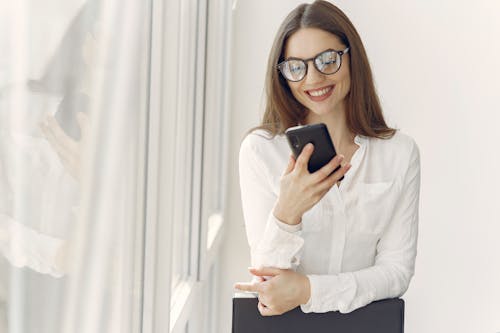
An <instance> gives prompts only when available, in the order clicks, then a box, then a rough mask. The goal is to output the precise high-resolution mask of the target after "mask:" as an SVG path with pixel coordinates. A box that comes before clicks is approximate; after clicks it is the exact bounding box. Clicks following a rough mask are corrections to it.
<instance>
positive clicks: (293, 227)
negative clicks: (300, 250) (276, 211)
mask: <svg viewBox="0 0 500 333" xmlns="http://www.w3.org/2000/svg"><path fill="white" fill-rule="evenodd" d="M274 220H275V223H276V224H277V225H278V227H279V228H280V229H281V230H284V231H286V232H291V233H296V232H298V231H301V230H302V222H300V223H299V224H288V223H284V222H281V221H280V220H278V219H277V218H274Z"/></svg>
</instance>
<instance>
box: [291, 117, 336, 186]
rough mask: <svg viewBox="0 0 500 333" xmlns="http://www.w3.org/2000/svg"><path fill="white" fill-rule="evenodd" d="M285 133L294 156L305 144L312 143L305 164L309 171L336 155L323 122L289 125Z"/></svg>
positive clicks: (319, 166) (318, 167) (311, 171)
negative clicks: (307, 160)
mask: <svg viewBox="0 0 500 333" xmlns="http://www.w3.org/2000/svg"><path fill="white" fill-rule="evenodd" d="M285 135H286V137H287V139H288V144H289V146H290V149H291V150H292V152H293V155H294V156H295V158H297V157H298V156H299V155H300V153H301V152H302V149H304V147H305V145H307V144H308V143H312V144H313V145H314V151H313V154H312V155H311V158H310V159H309V164H308V165H307V169H308V170H309V172H310V173H313V172H315V171H317V170H319V169H321V168H322V167H323V166H324V165H325V164H327V163H328V162H330V160H331V159H332V158H334V157H335V155H337V152H336V151H335V147H334V146H333V142H332V138H331V137H330V134H329V133H328V129H327V128H326V125H325V124H323V123H319V124H312V125H301V126H294V127H290V128H289V129H287V130H286V131H285ZM339 168H340V165H339V166H338V167H337V168H336V169H335V170H333V172H335V171H337V170H338V169H339ZM333 172H332V173H333ZM343 178H344V176H342V178H341V179H340V180H342V179H343Z"/></svg>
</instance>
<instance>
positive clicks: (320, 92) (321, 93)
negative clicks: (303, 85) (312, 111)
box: [309, 87, 332, 97]
mask: <svg viewBox="0 0 500 333" xmlns="http://www.w3.org/2000/svg"><path fill="white" fill-rule="evenodd" d="M331 89H332V87H327V88H324V89H321V90H315V91H309V95H311V96H314V97H318V96H323V95H324V94H326V93H327V92H329V91H330V90H331Z"/></svg>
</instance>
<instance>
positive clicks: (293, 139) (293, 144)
mask: <svg viewBox="0 0 500 333" xmlns="http://www.w3.org/2000/svg"><path fill="white" fill-rule="evenodd" d="M290 139H291V140H290V141H292V146H294V147H295V148H299V147H300V143H299V138H298V137H296V136H292V137H291V138H290Z"/></svg>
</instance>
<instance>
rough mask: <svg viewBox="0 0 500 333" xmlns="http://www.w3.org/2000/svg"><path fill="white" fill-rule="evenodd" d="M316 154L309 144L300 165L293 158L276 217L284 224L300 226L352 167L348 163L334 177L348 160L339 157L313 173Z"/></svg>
mask: <svg viewBox="0 0 500 333" xmlns="http://www.w3.org/2000/svg"><path fill="white" fill-rule="evenodd" d="M313 151H314V146H313V144H312V143H308V144H307V145H306V146H305V147H304V149H303V150H302V152H301V153H300V155H299V156H298V158H297V161H295V159H294V157H293V156H290V161H289V162H288V166H287V168H286V170H285V172H284V173H283V175H282V177H281V181H280V194H279V197H278V200H277V202H276V205H275V206H274V211H273V214H274V217H276V218H277V219H278V220H280V221H281V222H284V223H287V224H290V225H296V224H299V223H300V222H301V220H302V215H303V214H304V213H305V212H307V211H308V210H309V209H311V208H312V207H313V206H314V205H315V204H316V203H318V201H320V200H321V198H322V197H323V196H324V195H325V194H326V193H327V192H328V191H329V190H330V189H331V188H332V186H333V185H335V183H337V182H338V181H339V179H341V178H342V176H344V174H345V173H346V172H347V170H349V168H350V167H351V165H350V164H349V163H346V164H345V165H344V166H342V167H340V168H339V169H338V170H337V171H335V172H334V173H333V174H332V171H333V170H335V169H336V168H337V167H338V166H339V165H340V164H341V162H342V160H343V158H344V156H342V155H337V156H335V157H334V158H332V160H331V161H330V162H328V163H327V164H326V165H324V166H323V167H322V168H321V169H319V170H318V171H316V172H314V173H309V170H308V169H307V165H308V163H309V159H310V158H311V155H312V153H313Z"/></svg>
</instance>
